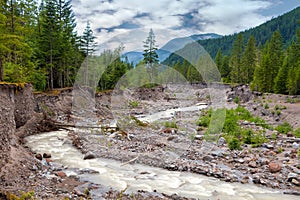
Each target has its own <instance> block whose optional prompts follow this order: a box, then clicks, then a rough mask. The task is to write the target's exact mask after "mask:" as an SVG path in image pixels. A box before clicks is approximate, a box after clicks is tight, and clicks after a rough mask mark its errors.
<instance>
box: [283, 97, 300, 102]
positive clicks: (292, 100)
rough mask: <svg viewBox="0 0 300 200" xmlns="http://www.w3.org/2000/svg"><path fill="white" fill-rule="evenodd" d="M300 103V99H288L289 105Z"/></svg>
mask: <svg viewBox="0 0 300 200" xmlns="http://www.w3.org/2000/svg"><path fill="white" fill-rule="evenodd" d="M299 101H300V99H299V98H290V97H288V98H286V102H287V103H297V102H299Z"/></svg>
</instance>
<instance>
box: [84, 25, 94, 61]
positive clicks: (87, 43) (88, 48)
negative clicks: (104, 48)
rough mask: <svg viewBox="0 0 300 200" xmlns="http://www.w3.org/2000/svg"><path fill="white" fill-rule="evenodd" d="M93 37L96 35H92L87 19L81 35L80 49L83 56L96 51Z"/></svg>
mask: <svg viewBox="0 0 300 200" xmlns="http://www.w3.org/2000/svg"><path fill="white" fill-rule="evenodd" d="M95 39H96V37H95V36H94V33H93V30H92V28H91V24H90V21H88V22H87V24H86V27H85V29H84V32H83V36H82V37H81V50H82V51H83V52H84V54H85V56H91V55H93V53H94V52H95V51H96V45H97V43H96V42H95Z"/></svg>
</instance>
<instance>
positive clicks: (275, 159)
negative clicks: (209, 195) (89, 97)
mask: <svg viewBox="0 0 300 200" xmlns="http://www.w3.org/2000/svg"><path fill="white" fill-rule="evenodd" d="M226 90H227V95H226V101H225V104H224V105H225V106H226V107H227V108H235V107H236V106H237V104H236V103H234V102H233V100H234V98H235V97H238V99H239V101H240V104H241V105H242V106H244V107H246V108H247V109H248V110H249V111H251V112H252V113H253V114H254V115H256V116H260V117H262V118H264V119H265V120H266V121H268V122H269V123H271V124H273V125H274V126H276V125H277V124H280V123H283V122H284V121H288V122H290V123H291V125H292V126H293V127H294V128H296V127H297V126H299V124H298V122H299V121H300V119H299V118H300V116H299V113H298V112H297V108H298V107H299V103H296V102H297V97H288V96H284V95H273V94H268V95H261V94H257V93H256V94H253V93H251V92H250V91H249V89H248V88H247V87H244V86H242V87H235V88H232V89H231V88H229V87H228V88H226ZM12 91H13V93H9V94H8V95H7V96H6V97H5V98H10V96H12V95H14V92H15V89H14V90H12ZM210 92H211V91H209V89H207V88H205V87H199V86H193V87H192V88H188V90H187V89H186V88H185V87H179V86H176V87H174V86H171V85H170V86H169V87H168V88H162V87H158V88H155V89H140V90H139V91H136V92H133V93H132V92H131V93H128V94H127V98H128V99H125V100H126V101H124V100H123V103H124V102H128V103H129V104H128V105H129V109H127V110H126V112H123V111H120V110H118V109H117V106H116V105H118V103H119V102H118V103H117V104H116V103H115V104H114V102H112V101H111V94H112V91H107V92H103V93H96V94H95V110H94V113H95V116H96V118H97V121H98V122H97V125H99V124H100V125H102V128H101V129H100V130H97V129H92V130H89V131H87V130H86V129H85V131H83V130H80V129H75V131H74V130H73V131H70V133H69V137H70V139H72V141H73V145H74V146H76V147H77V148H78V149H80V150H81V152H82V153H83V154H84V155H85V156H87V157H89V158H94V157H96V158H97V157H101V158H110V159H114V160H119V161H121V162H122V163H128V164H132V163H141V164H146V165H150V166H155V167H160V168H165V169H168V170H174V171H188V172H193V173H197V174H204V175H206V176H212V177H216V178H218V179H220V180H223V181H227V182H240V183H250V184H256V185H259V186H263V187H265V186H266V187H269V188H275V189H279V190H281V191H282V192H286V193H293V194H299V181H300V179H299V174H300V173H299V155H297V150H298V149H299V144H300V143H299V139H297V138H295V137H293V136H292V135H291V134H279V133H278V132H275V131H267V132H266V136H267V137H268V142H266V143H264V144H263V145H261V146H259V147H256V148H252V147H251V146H250V145H248V146H243V150H241V151H236V150H234V151H232V150H229V148H228V145H227V144H226V142H224V141H222V140H219V141H217V142H216V143H215V144H211V143H207V142H205V141H204V140H203V131H202V130H200V129H199V127H197V126H196V125H195V122H196V121H197V120H198V118H199V111H196V110H192V111H187V112H181V111H180V109H179V108H184V107H189V106H195V105H202V104H207V105H210V104H211V101H210V95H209V94H210ZM5 98H4V97H3V98H1V99H2V100H3V104H2V105H3V106H4V107H3V108H1V109H2V110H5V109H6V108H7V107H9V106H11V111H8V113H14V110H15V107H14V106H13V104H9V106H8V105H7V102H9V101H7V100H5ZM30 98H31V99H33V96H32V97H30ZM291 99H292V101H291ZM31 104H32V105H33V107H32V110H34V111H35V112H30V113H31V115H30V117H29V118H28V119H27V120H26V121H25V122H23V123H24V124H22V125H21V126H19V127H17V129H16V130H14V129H13V130H12V131H13V135H14V137H13V138H14V139H12V138H6V135H7V134H6V133H2V134H1V135H2V137H5V138H4V139H3V140H2V141H7V142H4V143H3V149H5V148H7V150H5V151H2V154H1V156H2V157H3V158H4V159H3V160H4V161H5V162H6V163H7V164H6V165H5V167H2V168H1V174H2V175H1V180H3V181H1V183H0V185H1V192H2V196H3V197H1V198H3V199H5V198H4V196H5V194H7V193H14V194H20V190H22V191H25V192H27V191H30V190H34V191H35V197H36V198H38V199H39V198H42V199H47V198H48V199H53V198H55V199H63V198H65V197H67V198H71V199H76V198H81V197H82V198H83V197H84V196H88V195H86V194H84V188H85V187H86V185H85V186H84V187H80V186H81V185H84V184H85V183H82V182H79V181H78V179H76V177H65V175H64V174H62V173H57V171H58V172H60V171H63V169H62V168H64V166H60V167H62V168H58V169H56V168H55V167H54V168H53V166H52V165H55V166H56V164H55V163H52V162H46V160H48V161H49V159H45V158H44V159H42V160H38V159H37V158H36V153H41V154H43V153H47V152H31V151H30V150H29V149H26V148H24V147H23V146H22V145H20V144H21V143H22V138H24V137H25V136H28V135H32V134H36V133H39V132H43V131H51V130H55V129H56V128H57V127H56V125H57V124H60V125H62V126H60V127H64V126H63V125H66V124H68V125H71V126H75V127H76V123H77V122H80V121H81V120H82V119H84V117H82V116H80V115H78V114H79V113H78V112H77V111H76V110H75V111H74V110H72V89H71V88H68V89H62V90H57V91H53V92H51V93H46V94H44V93H39V94H35V96H34V103H30V104H28V102H27V103H26V101H24V102H23V103H22V105H23V106H24V105H25V106H26V105H31ZM266 104H268V106H269V108H268V109H266ZM276 106H277V107H278V106H282V107H283V106H285V107H286V109H283V110H280V112H281V113H280V115H278V113H276V111H277V110H276V109H275V107H276ZM20 109H21V108H20ZM20 109H18V110H20ZM168 109H171V110H172V109H173V110H176V111H175V112H172V113H173V116H169V115H168V117H167V118H164V119H159V120H156V122H150V123H147V122H143V121H141V120H142V116H145V115H149V114H151V113H157V112H162V113H163V112H164V111H165V110H168ZM178 109H179V110H178ZM272 110H275V112H272ZM122 112H123V113H122ZM118 114H121V116H122V115H123V116H125V114H126V116H130V115H131V116H135V117H134V118H128V117H125V118H124V119H126V120H129V121H127V122H130V123H129V124H126V123H125V124H124V123H123V124H121V129H119V130H116V129H115V128H116V127H114V126H112V127H109V126H110V125H112V124H114V123H112V122H113V121H114V120H113V119H114V117H116V116H118ZM13 115H14V114H13ZM2 116H5V115H2ZM10 116H11V121H13V120H14V117H13V116H12V115H10ZM22 116H24V115H22ZM139 117H141V118H139ZM139 119H140V120H139ZM298 119H299V120H298ZM3 120H5V119H4V118H3ZM126 120H125V122H126ZM53 121H55V123H52V122H53ZM50 122H51V123H50ZM88 122H89V121H88ZM14 123H16V122H14ZM14 123H13V122H12V123H11V124H10V123H7V121H6V122H4V121H3V123H2V121H1V124H6V126H5V127H6V129H9V127H15V124H14ZM19 123H20V121H19ZM77 125H78V124H77ZM119 125H120V124H119ZM175 125H176V126H175ZM241 126H247V127H250V128H252V129H259V128H260V127H257V126H255V125H253V124H251V123H248V122H243V123H242V124H241ZM2 130H3V129H2ZM274 134H276V140H275V139H274V138H272V136H274ZM14 141H15V143H14ZM19 142H20V143H19ZM11 146H14V147H13V148H11ZM12 149H13V150H12ZM16 152H17V153H16ZM65 167H66V166H65ZM9 175H12V176H9ZM60 176H63V177H60ZM11 177H13V178H11ZM66 185H67V186H66ZM58 186H59V187H58ZM60 186H61V187H60ZM77 187H79V188H81V193H82V194H78V190H76V188H77ZM89 187H90V188H93V187H96V186H95V185H90V186H89ZM97 187H101V186H97ZM76 191H77V192H76ZM144 194H146V196H145V195H144ZM105 195H108V196H106V198H105V199H116V198H118V197H119V196H120V195H123V193H122V192H121V191H116V190H110V191H109V192H107V193H105ZM134 195H137V196H136V197H138V199H143V198H144V199H149V198H150V199H151V198H153V199H176V198H177V197H176V196H170V195H169V196H168V195H164V196H157V195H154V196H153V195H152V196H151V193H149V192H148V193H147V192H143V191H141V192H138V193H136V194H134ZM124 198H125V199H126V198H128V199H130V198H131V197H130V195H125V194H124V195H123V199H124ZM179 199H180V198H179ZM182 199H183V198H182Z"/></svg>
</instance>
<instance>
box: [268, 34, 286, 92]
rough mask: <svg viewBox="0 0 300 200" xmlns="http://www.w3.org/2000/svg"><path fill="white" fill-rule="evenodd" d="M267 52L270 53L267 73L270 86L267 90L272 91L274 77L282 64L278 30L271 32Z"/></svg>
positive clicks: (281, 48) (280, 39) (281, 49)
mask: <svg viewBox="0 0 300 200" xmlns="http://www.w3.org/2000/svg"><path fill="white" fill-rule="evenodd" d="M268 53H269V55H270V67H269V71H267V72H266V73H268V75H269V79H270V86H269V89H268V92H273V91H274V90H273V87H271V85H272V86H274V84H275V78H276V76H277V74H278V71H279V69H280V67H281V66H282V64H283V58H284V57H283V55H284V54H283V42H282V36H281V34H280V32H279V31H276V32H274V33H273V35H272V37H271V40H270V46H269V50H268Z"/></svg>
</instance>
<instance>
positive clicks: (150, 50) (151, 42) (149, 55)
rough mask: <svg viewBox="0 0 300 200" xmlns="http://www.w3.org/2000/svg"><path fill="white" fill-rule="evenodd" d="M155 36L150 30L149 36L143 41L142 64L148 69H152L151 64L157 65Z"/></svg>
mask: <svg viewBox="0 0 300 200" xmlns="http://www.w3.org/2000/svg"><path fill="white" fill-rule="evenodd" d="M155 43H156V40H155V35H154V32H153V30H152V29H150V31H149V35H148V37H147V39H146V41H144V53H143V56H144V63H145V64H146V65H147V66H148V67H152V65H153V64H156V63H158V55H157V53H156V50H157V46H156V44H155Z"/></svg>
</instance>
